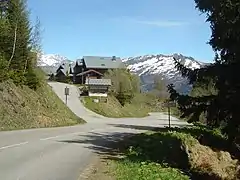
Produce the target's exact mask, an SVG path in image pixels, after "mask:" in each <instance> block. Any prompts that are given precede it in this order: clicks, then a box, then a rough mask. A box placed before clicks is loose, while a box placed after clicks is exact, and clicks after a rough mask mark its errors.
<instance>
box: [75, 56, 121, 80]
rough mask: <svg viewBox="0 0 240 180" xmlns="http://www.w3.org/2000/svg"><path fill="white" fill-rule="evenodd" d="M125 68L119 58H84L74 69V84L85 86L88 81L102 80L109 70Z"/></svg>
mask: <svg viewBox="0 0 240 180" xmlns="http://www.w3.org/2000/svg"><path fill="white" fill-rule="evenodd" d="M118 68H125V66H124V64H123V63H122V61H121V59H120V58H119V57H115V56H113V57H99V56H84V57H83V58H82V59H78V60H77V61H76V63H75V66H74V67H73V71H74V72H73V83H76V84H85V83H86V80H87V79H101V78H102V77H103V75H104V73H106V72H107V71H108V70H110V69H118Z"/></svg>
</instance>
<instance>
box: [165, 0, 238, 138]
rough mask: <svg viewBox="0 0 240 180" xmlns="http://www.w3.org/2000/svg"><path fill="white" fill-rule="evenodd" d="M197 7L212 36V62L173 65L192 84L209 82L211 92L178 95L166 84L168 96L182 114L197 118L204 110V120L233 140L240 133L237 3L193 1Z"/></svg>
mask: <svg viewBox="0 0 240 180" xmlns="http://www.w3.org/2000/svg"><path fill="white" fill-rule="evenodd" d="M195 2H196V7H197V9H199V10H200V11H201V12H203V13H205V14H206V16H207V21H208V22H209V23H210V27H211V30H212V35H211V38H210V41H209V44H210V45H211V46H212V48H213V50H214V51H215V53H216V58H215V62H214V63H213V64H211V65H209V66H206V67H204V68H201V69H198V70H190V69H187V68H186V67H184V66H183V65H181V64H180V63H179V62H178V61H177V60H175V62H176V67H177V68H178V69H179V70H180V71H181V73H182V75H183V76H185V77H187V78H188V79H189V81H190V83H191V84H195V85H196V84H200V85H201V86H202V87H204V88H206V87H207V86H208V85H209V83H212V85H213V86H212V87H213V88H214V89H215V91H214V93H210V94H207V95H203V96H198V97H191V96H184V95H180V94H178V93H177V92H176V91H175V90H174V87H173V86H172V85H169V87H168V88H169V92H170V93H171V98H172V99H174V100H177V101H178V103H179V105H180V110H181V111H182V113H183V117H185V116H190V121H196V120H198V119H199V116H200V115H201V114H202V113H203V112H206V114H207V123H208V125H210V126H214V127H219V126H220V127H223V131H224V132H225V133H226V134H227V135H228V138H229V141H230V142H234V141H235V139H236V137H237V135H238V134H239V132H240V119H239V118H240V111H239V107H240V78H239V69H240V51H239V50H238V49H239V47H240V38H239V37H240V11H239V9H240V3H239V1H238V0H218V1H215V0H195Z"/></svg>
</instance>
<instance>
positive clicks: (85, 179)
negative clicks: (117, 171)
mask: <svg viewBox="0 0 240 180" xmlns="http://www.w3.org/2000/svg"><path fill="white" fill-rule="evenodd" d="M113 166H114V164H113V163H111V162H110V161H109V160H106V158H105V157H104V156H101V157H97V158H95V160H94V161H93V162H92V163H91V165H90V166H89V167H88V168H87V169H86V170H85V171H84V172H83V173H82V174H81V175H80V177H79V180H96V179H97V180H115V178H114V176H113V174H112V169H114V167H113Z"/></svg>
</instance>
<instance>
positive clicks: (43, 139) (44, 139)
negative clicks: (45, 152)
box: [40, 135, 63, 141]
mask: <svg viewBox="0 0 240 180" xmlns="http://www.w3.org/2000/svg"><path fill="white" fill-rule="evenodd" d="M61 136H63V135H59V136H52V137H47V138H42V139H40V141H46V140H50V139H54V138H58V137H61Z"/></svg>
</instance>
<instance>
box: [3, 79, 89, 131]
mask: <svg viewBox="0 0 240 180" xmlns="http://www.w3.org/2000/svg"><path fill="white" fill-rule="evenodd" d="M83 122H84V121H83V120H82V119H80V118H79V117H77V116H76V115H75V114H73V113H72V111H70V110H69V109H68V108H67V107H66V106H65V104H64V103H63V102H62V101H61V100H60V99H59V98H58V97H57V95H56V94H55V93H54V92H53V91H52V90H51V87H50V86H48V85H47V83H46V82H42V87H41V88H39V89H38V90H37V91H33V90H31V89H29V88H28V87H26V86H23V87H17V86H15V85H14V84H13V83H12V82H11V81H7V82H4V83H0V130H14V129H26V128H42V127H56V126H67V125H75V124H79V123H83Z"/></svg>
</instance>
